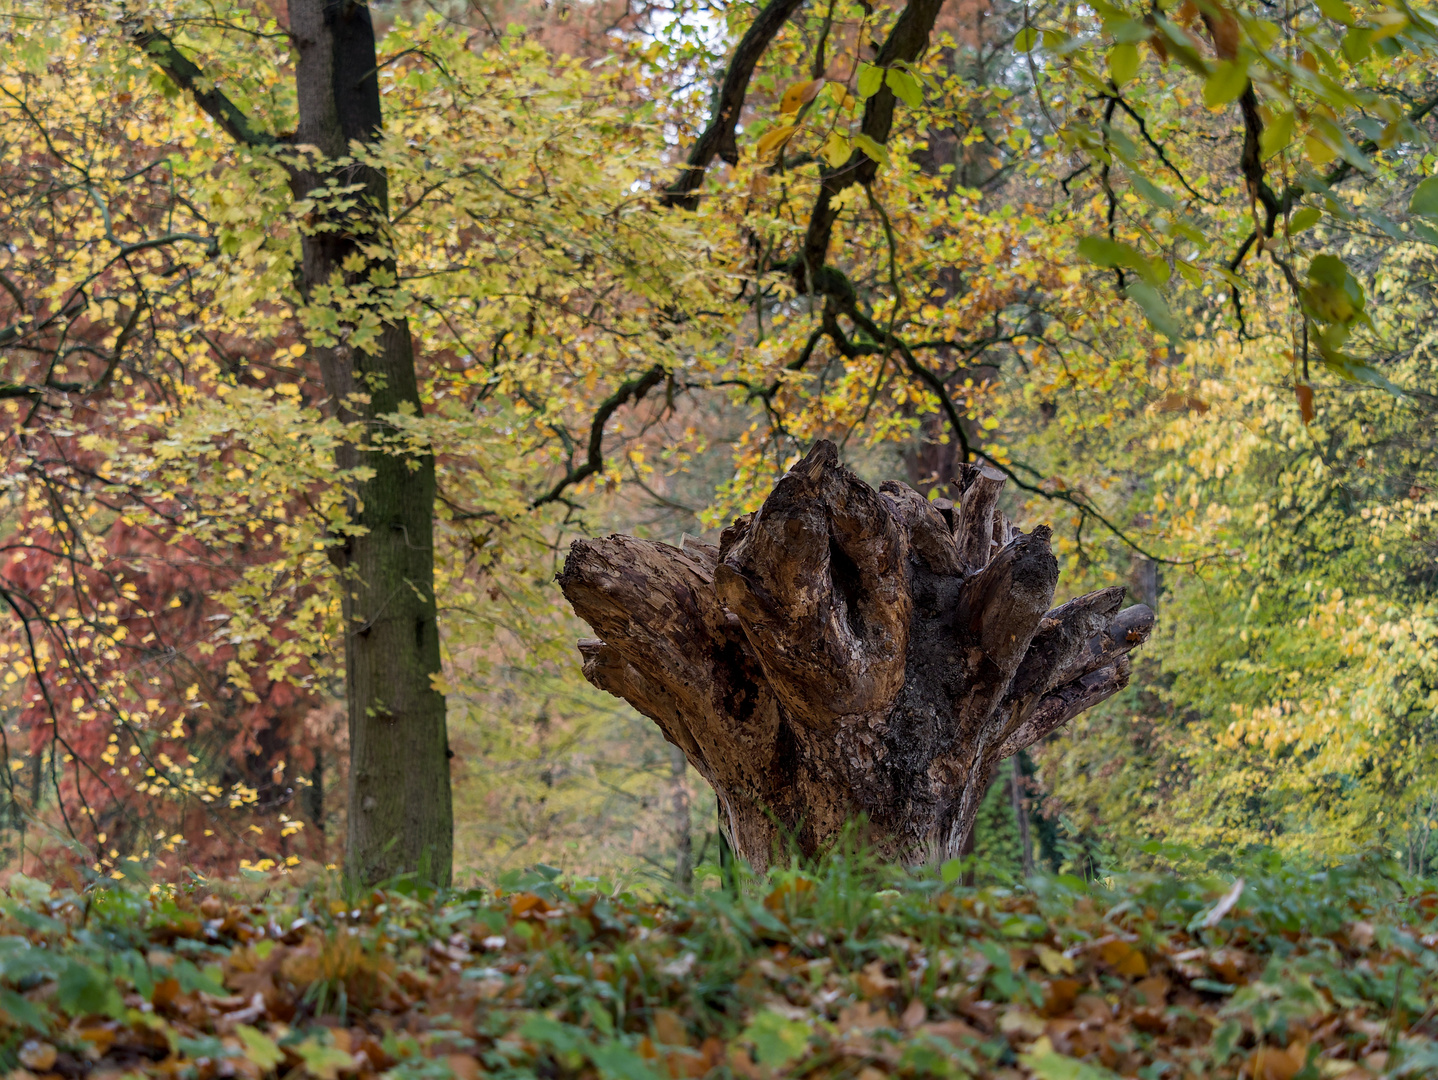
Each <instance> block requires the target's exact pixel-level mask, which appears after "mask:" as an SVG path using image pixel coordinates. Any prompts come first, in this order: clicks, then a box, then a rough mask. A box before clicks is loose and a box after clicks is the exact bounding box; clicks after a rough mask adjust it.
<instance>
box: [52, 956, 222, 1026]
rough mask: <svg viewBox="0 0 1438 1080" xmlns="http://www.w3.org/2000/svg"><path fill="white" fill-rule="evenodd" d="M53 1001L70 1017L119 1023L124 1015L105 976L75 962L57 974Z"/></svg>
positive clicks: (109, 981)
mask: <svg viewBox="0 0 1438 1080" xmlns="http://www.w3.org/2000/svg"><path fill="white" fill-rule="evenodd" d="M221 992H223V988H222V989H221ZM55 1001H56V1002H57V1003H58V1004H59V1006H60V1008H62V1009H64V1010H65V1011H66V1012H67V1013H69V1014H70V1015H71V1016H95V1015H105V1016H111V1017H114V1018H115V1019H119V1018H120V1017H122V1016H124V1015H125V1006H124V1003H123V1002H122V1001H121V1000H120V991H119V989H118V988H117V987H116V986H115V982H114V980H113V979H111V978H110V976H109V974H108V973H106V972H104V971H97V970H96V969H94V968H92V967H90V966H88V965H86V964H83V963H79V962H75V961H72V962H71V963H69V964H68V965H66V967H65V970H64V971H63V972H61V974H60V978H59V980H58V986H57V988H56V993H55Z"/></svg>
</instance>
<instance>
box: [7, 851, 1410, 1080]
mask: <svg viewBox="0 0 1438 1080" xmlns="http://www.w3.org/2000/svg"><path fill="white" fill-rule="evenodd" d="M956 876H957V875H956V874H955V873H954V872H953V871H952V869H951V868H950V867H946V868H945V871H944V872H943V873H941V874H939V875H935V876H931V877H925V876H921V875H919V874H918V873H917V872H915V873H913V874H907V875H906V874H904V873H903V872H899V871H885V870H880V869H875V868H873V867H867V868H865V867H862V866H855V865H854V864H852V863H851V862H846V861H845V860H842V859H838V858H835V859H829V860H825V861H822V862H820V863H819V864H817V865H816V866H814V867H812V868H810V869H808V870H781V871H776V872H774V873H773V874H771V875H770V876H769V877H767V878H765V879H746V880H744V881H742V882H741V883H740V884H739V886H738V887H737V888H736V889H734V890H733V891H724V890H711V891H708V892H704V893H701V894H700V895H698V896H697V897H686V896H669V897H664V898H662V899H656V898H654V897H651V896H643V895H639V894H636V893H632V892H625V891H622V890H618V889H615V888H614V887H612V886H610V885H608V884H605V883H600V882H594V881H584V880H572V881H565V880H563V879H557V877H556V874H555V873H554V872H551V871H548V870H546V871H545V872H544V873H538V872H535V873H528V874H525V875H511V876H510V877H508V878H506V879H504V880H503V881H502V882H501V885H500V887H498V888H495V889H492V890H470V891H449V892H438V893H437V892H434V891H431V890H417V889H413V888H408V889H404V888H396V889H376V890H363V891H355V890H353V889H350V890H346V888H345V887H344V885H343V883H341V882H340V881H338V880H336V879H331V880H326V881H321V882H320V883H318V884H313V883H312V884H311V885H309V886H308V887H296V886H294V885H293V884H289V883H288V882H287V881H286V879H284V878H275V879H273V880H271V881H268V882H264V883H262V884H261V885H255V884H254V883H249V884H246V883H218V882H208V883H204V884H202V885H197V886H195V887H194V888H191V889H182V890H177V891H174V892H172V893H170V894H168V895H166V894H164V893H161V892H155V893H151V894H146V893H144V892H142V891H140V890H138V889H136V890H133V891H132V890H130V889H127V888H125V887H123V886H121V887H108V886H107V887H103V888H102V887H94V888H92V889H90V890H89V891H84V892H73V891H66V890H63V889H58V888H57V889H51V888H49V887H47V886H45V885H44V884H43V883H39V882H35V881H33V880H30V879H17V881H12V884H11V888H10V896H9V898H3V899H0V909H3V918H0V1070H3V1072H4V1074H5V1075H7V1076H10V1077H14V1078H16V1080H34V1078H40V1080H71V1078H76V1077H93V1078H97V1080H99V1078H104V1080H119V1078H121V1077H175V1078H182V1077H183V1078H187V1077H193V1078H197V1080H208V1078H211V1077H238V1078H244V1080H264V1078H267V1077H286V1078H293V1080H302V1078H304V1077H314V1078H317V1080H350V1078H355V1080H364V1078H369V1077H381V1076H383V1077H392V1078H396V1080H402V1078H403V1080H407V1078H414V1080H421V1078H434V1080H446V1078H454V1080H478V1078H480V1077H494V1078H498V1080H511V1078H512V1080H519V1078H535V1077H542V1078H544V1080H571V1078H572V1080H681V1078H692V1080H698V1078H703V1077H715V1078H724V1080H777V1078H779V1077H792V1078H806V1080H821V1078H830V1077H832V1078H843V1080H885V1078H887V1077H901V1078H911V1077H930V1076H932V1077H938V1078H944V1080H948V1078H961V1077H995V1078H1004V1080H1021V1078H1037V1080H1108V1078H1112V1077H1115V1076H1124V1077H1139V1078H1144V1080H1160V1078H1163V1077H1170V1078H1173V1080H1178V1078H1181V1077H1200V1076H1201V1077H1221V1078H1238V1077H1244V1078H1248V1080H1325V1078H1333V1077H1340V1076H1341V1077H1345V1078H1347V1080H1369V1078H1376V1077H1389V1076H1392V1077H1407V1076H1413V1077H1419V1076H1434V1075H1438V994H1435V988H1438V924H1435V923H1434V917H1435V914H1438V893H1433V892H1420V893H1417V894H1416V895H1412V894H1408V895H1405V892H1404V890H1402V889H1400V888H1399V887H1398V886H1397V885H1394V884H1393V883H1392V882H1390V881H1389V880H1388V879H1387V878H1386V877H1385V876H1384V875H1383V874H1382V873H1380V872H1378V871H1377V870H1375V869H1374V867H1372V866H1367V867H1349V868H1341V867H1340V868H1336V869H1329V870H1325V871H1322V872H1317V873H1313V872H1308V873H1298V872H1296V871H1286V870H1272V869H1271V868H1270V869H1269V870H1268V871H1267V872H1264V873H1258V874H1254V873H1249V874H1248V875H1246V881H1234V882H1230V881H1228V880H1224V879H1220V878H1211V879H1202V880H1189V879H1180V878H1177V877H1172V876H1169V877H1164V876H1158V875H1142V876H1131V877H1125V878H1121V879H1118V880H1116V881H1114V882H1112V883H1111V885H1110V886H1108V887H1105V886H1103V885H1099V884H1091V883H1085V882H1082V881H1080V880H1078V879H1076V878H1073V877H1058V878H1043V879H1035V880H1034V881H1033V882H1031V883H1030V885H1029V886H1028V887H1027V888H984V889H972V888H963V887H961V886H960V885H958V883H957V882H956V880H955V878H956ZM946 878H947V879H948V880H947V881H946V880H945V879H946ZM1410 893H1411V891H1410Z"/></svg>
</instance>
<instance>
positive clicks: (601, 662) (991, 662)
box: [559, 441, 1153, 869]
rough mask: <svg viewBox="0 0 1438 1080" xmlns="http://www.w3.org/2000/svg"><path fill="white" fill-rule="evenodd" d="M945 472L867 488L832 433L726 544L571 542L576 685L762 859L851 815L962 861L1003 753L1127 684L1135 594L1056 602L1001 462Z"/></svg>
mask: <svg viewBox="0 0 1438 1080" xmlns="http://www.w3.org/2000/svg"><path fill="white" fill-rule="evenodd" d="M955 483H956V485H957V486H958V487H959V488H960V489H961V490H962V499H961V501H960V505H958V506H952V505H951V504H949V503H947V502H945V501H942V500H941V501H938V502H930V501H929V500H927V499H925V498H924V497H923V496H922V495H920V494H919V493H918V492H917V491H914V490H913V489H912V488H910V487H908V486H907V485H905V484H901V483H897V482H895V481H887V482H885V483H884V484H882V485H881V486H880V488H879V490H878V491H875V490H874V489H873V488H871V487H870V486H869V485H868V484H866V483H864V482H863V481H862V480H860V479H859V478H858V477H857V476H855V475H854V474H853V473H852V472H850V471H849V470H848V469H846V468H844V467H843V466H842V465H841V464H839V458H838V451H837V450H836V449H835V447H834V444H833V443H830V442H827V441H824V442H819V443H817V444H816V445H815V446H814V448H813V449H812V450H811V451H810V452H809V454H808V455H807V456H806V457H805V458H804V459H803V460H801V461H800V462H798V463H797V464H796V465H795V466H794V467H793V468H792V469H790V470H789V472H787V473H786V474H785V475H784V476H783V477H781V478H780V480H779V482H778V483H777V484H776V485H775V486H774V490H773V491H772V492H770V494H769V497H768V498H767V499H766V500H765V502H764V505H763V506H762V507H761V508H760V509H759V510H758V512H757V513H754V514H750V515H747V516H745V517H742V518H740V519H738V520H737V521H735V522H734V524H733V525H731V526H729V528H727V529H725V530H724V533H723V535H722V536H721V538H720V542H719V546H718V547H715V546H714V545H712V544H706V543H702V542H698V541H695V540H692V539H690V538H686V539H685V540H684V543H683V544H682V546H680V547H672V546H670V545H667V544H661V543H655V542H653V541H649V540H641V539H638V538H636V537H633V536H609V537H605V538H604V539H600V540H576V541H575V542H574V544H573V546H572V547H571V548H570V552H569V557H568V559H567V560H566V561H565V564H564V570H563V572H562V573H561V574H560V577H559V582H560V586H561V587H562V588H563V590H564V595H565V596H566V597H567V598H568V599H569V602H570V603H571V604H572V605H573V606H574V610H575V611H576V612H577V613H578V614H579V616H580V617H581V618H583V619H584V621H585V622H587V623H588V624H589V625H590V626H591V627H593V629H594V631H595V633H597V634H598V635H599V637H598V638H591V639H586V640H583V641H581V642H580V643H579V649H580V652H581V653H582V654H583V656H584V674H585V676H586V677H587V678H588V679H589V681H590V682H592V683H593V684H594V685H595V686H597V687H599V688H600V689H602V690H606V691H608V692H609V693H611V694H615V695H617V696H619V697H622V698H624V700H626V701H628V702H629V703H630V704H631V705H633V706H634V707H635V708H636V709H638V710H639V711H640V712H641V713H643V714H644V715H645V716H647V717H649V718H650V719H652V720H653V721H654V722H655V723H656V724H658V725H659V727H660V729H661V730H662V731H663V732H664V735H665V737H666V738H667V739H669V741H670V742H672V743H674V744H675V745H676V746H678V747H679V748H680V749H681V750H683V751H684V754H685V756H686V757H687V758H688V759H689V761H690V762H691V763H692V764H693V765H694V767H695V769H697V770H698V771H699V773H700V775H702V776H703V777H704V778H705V779H706V780H707V781H708V782H709V783H710V784H711V785H712V786H713V788H714V790H715V792H716V793H717V794H718V797H719V806H720V817H721V820H722V822H723V823H724V825H725V831H726V832H727V833H728V836H729V840H730V842H731V844H732V845H733V846H734V849H735V850H736V851H737V852H739V854H740V855H741V856H743V857H744V858H745V859H747V860H748V861H749V863H750V864H751V865H753V866H754V867H755V868H756V869H762V868H764V867H766V866H767V865H768V864H769V862H770V860H771V859H772V858H773V857H774V855H775V853H776V852H782V851H784V850H786V848H787V846H789V845H797V847H798V848H799V849H800V850H801V851H803V852H804V853H806V854H813V853H815V852H817V851H819V850H821V849H822V848H823V847H824V846H825V845H826V844H827V843H828V842H830V841H831V840H832V839H833V838H834V837H835V836H836V835H837V834H838V833H839V831H840V830H841V829H842V828H843V826H844V824H845V822H846V821H849V820H851V819H853V818H855V817H857V816H859V815H861V814H862V815H863V816H864V817H865V818H866V819H867V822H868V833H867V836H868V839H869V841H870V843H871V844H872V845H873V846H874V848H875V849H876V850H877V851H878V852H879V853H881V854H883V855H885V856H887V857H890V858H894V859H901V860H904V861H906V862H920V861H925V860H929V859H934V858H952V857H955V856H958V855H959V854H961V853H962V852H963V851H964V848H965V843H966V841H967V839H968V836H969V833H970V832H971V831H972V829H973V825H974V820H975V818H976V816H977V814H978V809H979V801H980V800H981V799H982V798H983V795H984V792H985V790H986V789H987V787H988V783H989V780H990V778H991V777H992V776H993V773H994V769H995V768H996V766H997V765H998V763H999V762H1000V761H1001V760H1003V759H1004V758H1006V757H1008V756H1010V755H1012V754H1015V753H1018V752H1019V751H1020V750H1022V749H1024V748H1025V747H1027V746H1030V745H1031V744H1033V743H1034V742H1036V741H1038V740H1039V739H1042V738H1043V737H1044V736H1046V735H1048V734H1049V733H1050V732H1052V731H1054V730H1056V729H1057V728H1059V727H1060V726H1062V725H1063V724H1065V723H1067V722H1068V721H1069V720H1071V719H1072V718H1073V717H1075V716H1077V715H1078V714H1079V713H1080V712H1082V711H1083V710H1085V709H1087V708H1090V707H1091V706H1093V705H1096V704H1098V703H1099V702H1100V701H1103V700H1104V699H1105V698H1107V697H1110V696H1111V695H1113V694H1115V693H1117V692H1118V691H1119V690H1120V689H1122V688H1123V687H1124V685H1125V684H1126V683H1127V682H1128V675H1129V658H1128V653H1129V652H1130V651H1131V650H1133V649H1134V648H1135V647H1137V646H1138V645H1140V644H1142V643H1143V642H1144V641H1145V640H1147V638H1148V635H1149V632H1150V630H1151V629H1152V627H1153V613H1152V612H1151V611H1150V610H1149V609H1148V608H1147V607H1144V606H1143V605H1141V604H1140V605H1137V606H1134V607H1129V608H1123V609H1122V610H1121V609H1120V605H1121V604H1122V602H1123V597H1124V590H1123V589H1122V588H1109V589H1101V590H1099V591H1098V592H1093V593H1089V594H1088V595H1086V596H1081V597H1079V598H1078V599H1076V600H1071V601H1069V602H1068V603H1066V604H1063V605H1061V606H1059V607H1056V608H1053V609H1052V610H1050V608H1049V605H1050V603H1052V601H1053V596H1054V589H1055V587H1056V586H1057V584H1058V563H1057V561H1056V560H1055V559H1054V556H1053V553H1052V552H1051V551H1050V550H1049V536H1050V530H1049V529H1048V527H1047V526H1039V527H1038V528H1036V529H1034V530H1033V532H1031V533H1023V532H1020V531H1019V530H1018V529H1016V528H1014V527H1013V526H1012V525H1011V524H1010V523H1009V521H1008V519H1007V518H1006V517H1004V515H1003V513H1002V512H1001V511H1000V510H999V509H998V498H999V493H1000V491H1001V489H1002V487H1003V483H1004V478H1003V475H1002V474H1001V473H999V472H997V471H995V470H993V469H988V468H985V467H982V466H975V465H965V466H963V475H962V476H960V477H959V478H958V479H957V480H956V481H955Z"/></svg>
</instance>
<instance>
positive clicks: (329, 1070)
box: [292, 1036, 355, 1080]
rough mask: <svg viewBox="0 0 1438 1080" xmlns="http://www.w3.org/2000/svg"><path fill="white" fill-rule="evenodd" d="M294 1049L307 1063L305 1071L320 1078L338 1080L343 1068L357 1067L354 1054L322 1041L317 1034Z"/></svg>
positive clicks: (347, 1069) (321, 1079)
mask: <svg viewBox="0 0 1438 1080" xmlns="http://www.w3.org/2000/svg"><path fill="white" fill-rule="evenodd" d="M292 1049H293V1050H294V1052H295V1053H296V1054H298V1055H299V1056H300V1060H301V1061H303V1062H304V1063H305V1072H307V1073H309V1074H310V1075H311V1076H314V1077H318V1078H319V1080H337V1078H338V1076H339V1074H340V1071H341V1070H344V1071H349V1070H350V1069H353V1068H354V1067H355V1059H354V1055H352V1054H348V1053H346V1052H345V1051H343V1050H341V1049H340V1048H339V1047H338V1046H330V1045H329V1044H328V1043H326V1042H321V1041H320V1040H319V1039H318V1038H317V1037H315V1036H311V1037H310V1038H308V1039H306V1040H305V1041H304V1042H302V1043H297V1044H296V1045H295V1046H294V1047H292Z"/></svg>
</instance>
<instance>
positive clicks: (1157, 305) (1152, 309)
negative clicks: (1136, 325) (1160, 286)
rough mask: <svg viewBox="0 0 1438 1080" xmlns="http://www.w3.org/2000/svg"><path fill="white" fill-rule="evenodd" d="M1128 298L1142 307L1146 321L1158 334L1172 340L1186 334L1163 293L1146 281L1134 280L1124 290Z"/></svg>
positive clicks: (1179, 338) (1177, 340)
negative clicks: (1146, 317)
mask: <svg viewBox="0 0 1438 1080" xmlns="http://www.w3.org/2000/svg"><path fill="white" fill-rule="evenodd" d="M1124 292H1125V294H1126V295H1127V296H1128V298H1129V299H1130V300H1132V301H1133V302H1134V303H1136V304H1138V306H1139V307H1141V308H1143V313H1144V314H1145V315H1147V316H1148V321H1149V322H1150V323H1151V324H1152V325H1153V328H1154V329H1155V330H1157V331H1158V332H1159V333H1160V334H1163V335H1164V336H1165V337H1166V338H1168V339H1169V340H1170V341H1173V342H1179V341H1182V340H1183V339H1184V338H1185V337H1186V336H1187V335H1186V334H1185V333H1184V331H1183V325H1182V324H1181V323H1180V322H1179V321H1178V319H1177V318H1175V317H1174V314H1173V311H1172V310H1171V309H1170V308H1169V306H1168V302H1167V301H1166V300H1164V298H1163V294H1162V293H1160V292H1159V291H1158V290H1157V289H1155V288H1154V287H1153V286H1152V285H1150V284H1148V282H1146V281H1135V282H1133V283H1132V284H1130V285H1129V287H1128V288H1127V289H1125V290H1124Z"/></svg>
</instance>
